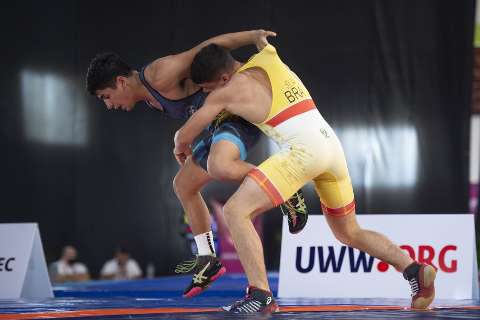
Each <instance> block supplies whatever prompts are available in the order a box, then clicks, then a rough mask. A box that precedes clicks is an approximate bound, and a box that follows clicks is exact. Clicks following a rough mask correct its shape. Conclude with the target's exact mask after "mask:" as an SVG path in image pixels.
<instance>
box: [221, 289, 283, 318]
mask: <svg viewBox="0 0 480 320" xmlns="http://www.w3.org/2000/svg"><path fill="white" fill-rule="evenodd" d="M222 309H223V310H225V311H227V312H230V313H256V312H260V313H263V314H271V313H274V312H278V311H279V308H278V305H277V303H276V302H275V300H274V299H273V295H272V293H271V292H270V291H265V290H261V289H258V288H256V287H253V286H249V287H248V288H247V294H246V295H245V297H244V298H243V299H242V300H239V301H237V302H235V303H234V304H232V305H230V306H226V307H222Z"/></svg>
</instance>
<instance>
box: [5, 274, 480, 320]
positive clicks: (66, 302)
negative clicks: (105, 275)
mask: <svg viewBox="0 0 480 320" xmlns="http://www.w3.org/2000/svg"><path fill="white" fill-rule="evenodd" d="M190 280H191V278H190V277H189V276H172V277H162V278H158V279H152V280H136V281H90V282H84V283H69V284H63V285H58V286H55V287H54V293H55V299H41V300H3V301H0V319H27V318H20V316H22V315H25V316H28V314H33V315H35V316H37V317H36V318H35V319H39V318H40V316H42V317H41V318H42V319H49V318H56V319H63V318H61V316H62V315H64V316H65V318H67V317H68V319H239V318H243V316H238V315H235V316H231V315H226V314H221V313H218V312H213V311H209V312H205V310H206V311H208V310H207V309H206V308H218V307H220V306H222V305H228V304H230V303H232V302H233V301H235V300H237V299H240V298H241V297H242V296H243V295H244V293H245V287H246V285H247V280H246V278H245V276H244V275H237V274H227V275H225V276H223V277H222V278H220V279H219V280H218V281H216V282H215V283H214V284H212V286H211V287H210V288H209V289H208V290H207V291H205V292H204V293H203V294H202V295H200V296H198V297H194V298H192V299H184V298H182V297H181V295H182V291H183V289H184V288H185V287H186V286H187V285H188V284H189V282H190ZM269 281H270V284H271V286H272V291H273V292H274V293H275V294H276V292H277V288H278V274H276V273H270V274H269ZM406 294H408V293H406ZM277 302H278V303H279V305H280V306H281V308H282V312H280V313H278V314H275V315H273V316H271V317H270V318H271V319H287V318H288V319H317V318H322V319H367V318H368V319H385V318H391V319H399V318H404V319H431V318H438V319H442V318H444V319H447V318H449V319H480V301H476V300H461V301H458V300H448V301H447V300H436V301H434V304H433V307H434V308H433V309H432V310H430V311H421V312H419V311H412V310H408V309H407V308H408V306H409V303H410V301H409V299H407V298H406V299H277ZM301 306H313V309H315V312H309V311H308V310H310V309H312V308H310V309H308V308H309V307H307V309H306V310H307V311H298V310H297V311H291V310H295V307H298V308H300V307H301ZM369 306H371V307H372V310H369ZM374 306H375V308H376V309H373V307H374ZM382 306H385V309H384V310H382ZM343 307H345V309H344V310H343V309H342V310H343V311H339V309H341V308H343ZM388 307H392V308H396V309H388ZM169 308H179V309H182V310H183V311H182V310H180V311H178V310H177V311H178V312H182V313H177V311H172V312H167V311H168V310H170V309H169ZM195 308H197V309H198V310H195V311H192V312H186V313H183V312H185V310H187V311H188V310H194V309H195ZM202 308H203V309H202ZM289 308H290V309H289ZM291 308H294V309H291ZM298 308H297V309H298ZM356 308H357V309H356ZM358 308H360V309H364V310H358ZM130 309H131V310H130ZM92 310H97V314H96V315H94V316H92V315H91V314H87V315H86V316H80V317H74V316H75V315H81V314H82V311H85V312H87V311H92ZM102 310H104V311H105V312H104V313H108V311H112V312H113V313H114V312H116V311H118V310H121V311H122V312H127V313H128V312H130V314H128V315H125V314H121V315H120V314H111V315H105V314H103V313H102ZM125 310H126V311H125ZM129 310H130V311H129ZM165 310H166V311H165ZM172 310H173V309H172ZM136 311H138V312H136ZM69 312H73V313H72V314H69ZM75 312H76V313H75ZM141 312H146V313H149V314H137V313H141ZM156 312H158V313H159V314H156ZM87 313H88V312H87ZM9 315H11V318H9V317H8V316H9ZM32 317H33V316H32ZM248 318H249V319H257V318H261V319H263V318H265V317H263V316H260V315H256V316H253V317H252V316H248Z"/></svg>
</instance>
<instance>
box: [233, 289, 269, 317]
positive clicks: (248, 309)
mask: <svg viewBox="0 0 480 320" xmlns="http://www.w3.org/2000/svg"><path fill="white" fill-rule="evenodd" d="M261 309H262V302H261V301H258V300H256V299H254V298H253V297H252V296H251V295H250V294H246V295H245V297H244V298H243V299H242V300H238V301H236V302H235V303H234V304H233V305H232V306H231V307H230V312H234V313H254V312H259V311H260V310H261Z"/></svg>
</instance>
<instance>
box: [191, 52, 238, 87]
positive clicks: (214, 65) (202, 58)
mask: <svg viewBox="0 0 480 320" xmlns="http://www.w3.org/2000/svg"><path fill="white" fill-rule="evenodd" d="M234 62H235V60H234V59H233V57H232V55H231V54H230V52H229V51H228V50H227V49H225V48H223V47H221V46H219V45H217V44H214V43H212V44H209V45H208V46H205V47H203V48H202V49H201V50H200V51H199V52H198V53H197V54H196V55H195V57H194V58H193V62H192V65H191V66H190V78H191V79H192V81H193V82H195V83H196V84H201V83H205V82H210V81H213V80H216V79H217V78H218V77H219V76H220V74H222V73H223V72H226V71H229V70H230V69H231V68H232V67H233V65H234Z"/></svg>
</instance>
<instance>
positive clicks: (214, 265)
mask: <svg viewBox="0 0 480 320" xmlns="http://www.w3.org/2000/svg"><path fill="white" fill-rule="evenodd" d="M192 270H193V278H192V282H191V283H190V285H189V286H188V287H187V289H185V291H184V292H183V297H184V298H191V297H194V296H196V295H198V294H200V293H202V292H203V291H204V290H205V289H207V288H208V286H209V285H210V284H211V283H212V282H213V281H215V280H217V279H218V278H220V277H221V276H222V275H223V274H224V273H225V272H226V271H227V269H226V268H225V267H224V266H223V265H222V263H221V262H220V259H218V258H217V257H215V256H197V258H196V259H195V260H189V261H185V262H183V263H181V264H179V265H177V267H176V268H175V273H188V272H191V271H192Z"/></svg>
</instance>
